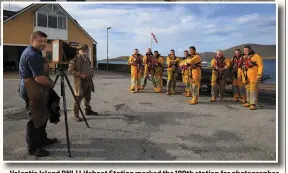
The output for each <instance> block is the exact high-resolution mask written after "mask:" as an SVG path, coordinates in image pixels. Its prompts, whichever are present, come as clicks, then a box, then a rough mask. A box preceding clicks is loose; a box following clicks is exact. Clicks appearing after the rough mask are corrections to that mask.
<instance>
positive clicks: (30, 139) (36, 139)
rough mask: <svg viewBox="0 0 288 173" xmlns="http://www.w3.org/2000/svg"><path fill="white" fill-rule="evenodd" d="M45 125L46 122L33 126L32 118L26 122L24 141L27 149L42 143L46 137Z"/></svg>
mask: <svg viewBox="0 0 288 173" xmlns="http://www.w3.org/2000/svg"><path fill="white" fill-rule="evenodd" d="M46 125H47V123H45V125H43V126H42V127H39V128H35V127H34V125H33V121H32V120H30V121H29V122H28V123H27V128H26V141H27V144H28V150H34V149H37V148H41V146H42V145H43V144H44V142H45V141H46V139H47V133H46Z"/></svg>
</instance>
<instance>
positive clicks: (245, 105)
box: [242, 102, 250, 107]
mask: <svg viewBox="0 0 288 173" xmlns="http://www.w3.org/2000/svg"><path fill="white" fill-rule="evenodd" d="M242 106H244V107H250V103H247V102H246V103H243V104H242Z"/></svg>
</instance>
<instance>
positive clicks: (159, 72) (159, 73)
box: [155, 56, 165, 76]
mask: <svg viewBox="0 0 288 173" xmlns="http://www.w3.org/2000/svg"><path fill="white" fill-rule="evenodd" d="M156 58H157V57H156ZM157 63H158V64H160V65H161V66H159V65H158V67H155V75H156V76H162V72H163V68H164V65H165V64H164V59H163V57H161V56H159V57H158V58H157Z"/></svg>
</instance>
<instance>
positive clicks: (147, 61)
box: [146, 53, 154, 64]
mask: <svg viewBox="0 0 288 173" xmlns="http://www.w3.org/2000/svg"><path fill="white" fill-rule="evenodd" d="M153 56H154V55H153V54H152V53H146V57H147V60H146V64H150V63H151V59H152V58H153Z"/></svg>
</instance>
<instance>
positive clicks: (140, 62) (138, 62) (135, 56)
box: [132, 54, 143, 66]
mask: <svg viewBox="0 0 288 173" xmlns="http://www.w3.org/2000/svg"><path fill="white" fill-rule="evenodd" d="M132 56H133V57H134V58H135V59H136V65H135V66H138V65H140V66H142V63H143V62H142V60H141V57H142V55H141V54H137V55H135V54H134V55H132Z"/></svg>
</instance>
